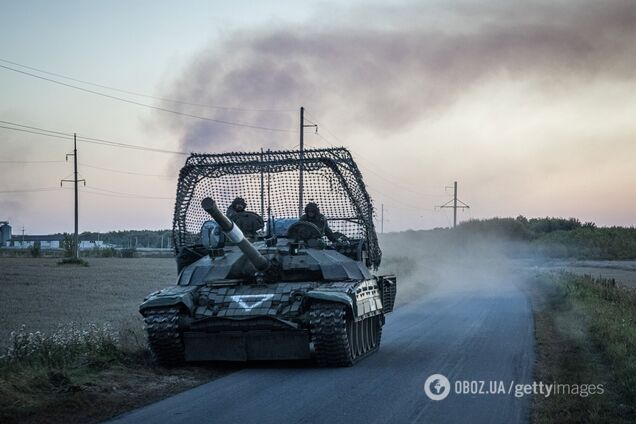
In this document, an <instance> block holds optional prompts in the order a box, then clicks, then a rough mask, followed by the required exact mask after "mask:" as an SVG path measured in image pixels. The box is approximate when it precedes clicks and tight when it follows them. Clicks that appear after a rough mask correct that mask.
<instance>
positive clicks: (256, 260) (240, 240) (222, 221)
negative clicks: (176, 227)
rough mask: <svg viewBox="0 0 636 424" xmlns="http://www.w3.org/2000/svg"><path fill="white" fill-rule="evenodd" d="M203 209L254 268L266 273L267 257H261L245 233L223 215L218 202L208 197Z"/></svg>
mask: <svg viewBox="0 0 636 424" xmlns="http://www.w3.org/2000/svg"><path fill="white" fill-rule="evenodd" d="M201 207H202V208H203V209H204V210H205V211H206V212H207V213H209V214H210V216H211V217H212V219H214V220H215V221H216V223H217V224H219V226H220V227H221V229H222V230H223V232H224V233H225V235H226V237H227V238H228V239H229V240H230V241H231V242H233V243H236V245H237V246H238V247H239V249H241V252H243V254H245V256H247V258H248V259H249V260H250V262H251V263H252V265H254V268H256V269H257V270H258V271H261V272H262V271H265V270H267V268H269V265H270V263H269V261H268V260H267V258H266V257H264V256H263V255H261V254H260V253H259V251H258V250H256V248H255V247H254V246H253V245H252V243H250V242H249V240H247V239H246V238H245V236H244V235H243V232H242V231H241V229H240V228H239V227H238V225H235V224H234V223H233V222H232V221H230V219H229V218H228V217H227V216H225V215H224V214H223V212H221V211H220V210H219V208H218V207H217V206H216V202H215V201H214V200H213V199H211V198H209V197H206V198H205V199H203V200H202V201H201Z"/></svg>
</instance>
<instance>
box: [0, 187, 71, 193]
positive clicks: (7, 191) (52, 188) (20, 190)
mask: <svg viewBox="0 0 636 424" xmlns="http://www.w3.org/2000/svg"><path fill="white" fill-rule="evenodd" d="M57 190H62V188H60V187H39V188H25V189H17V190H0V193H35V192H40V191H57Z"/></svg>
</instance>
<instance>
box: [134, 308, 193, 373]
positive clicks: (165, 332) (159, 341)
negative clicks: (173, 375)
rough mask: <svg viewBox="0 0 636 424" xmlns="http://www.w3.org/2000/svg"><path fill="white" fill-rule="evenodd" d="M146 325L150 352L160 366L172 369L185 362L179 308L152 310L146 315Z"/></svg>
mask: <svg viewBox="0 0 636 424" xmlns="http://www.w3.org/2000/svg"><path fill="white" fill-rule="evenodd" d="M144 324H145V326H144V328H145V329H146V334H147V335H148V344H149V345H150V350H151V351H152V354H153V356H154V358H155V359H156V361H157V362H158V363H159V364H160V365H162V366H165V367H172V366H175V365H180V364H182V363H183V362H184V361H185V348H184V346H183V340H182V338H181V334H180V333H179V309H178V308H157V309H150V310H148V311H146V312H145V313H144Z"/></svg>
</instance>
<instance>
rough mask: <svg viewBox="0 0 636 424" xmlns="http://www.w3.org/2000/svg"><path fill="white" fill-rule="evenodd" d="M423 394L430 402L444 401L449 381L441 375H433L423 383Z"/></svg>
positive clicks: (448, 389) (447, 392)
mask: <svg viewBox="0 0 636 424" xmlns="http://www.w3.org/2000/svg"><path fill="white" fill-rule="evenodd" d="M424 393H426V396H428V397H429V399H431V400H442V399H446V396H448V394H449V393H450V381H448V378H446V377H445V376H443V375H442V374H433V375H431V376H430V377H428V378H427V379H426V381H425V382H424Z"/></svg>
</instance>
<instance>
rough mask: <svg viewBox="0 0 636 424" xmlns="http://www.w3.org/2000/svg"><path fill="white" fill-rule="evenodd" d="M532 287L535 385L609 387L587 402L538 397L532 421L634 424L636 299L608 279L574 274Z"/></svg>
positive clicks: (543, 279)
mask: <svg viewBox="0 0 636 424" xmlns="http://www.w3.org/2000/svg"><path fill="white" fill-rule="evenodd" d="M530 282H531V284H530V286H529V289H528V290H529V294H530V297H531V299H532V303H533V309H534V318H535V335H536V340H537V364H536V368H535V380H536V381H543V382H545V383H551V382H558V383H568V384H603V386H604V388H605V393H604V394H602V395H595V396H589V397H579V396H564V395H561V396H552V397H548V398H545V397H542V396H535V397H534V408H533V409H534V411H533V422H535V423H554V422H558V423H581V422H586V423H588V422H589V423H606V422H612V423H628V422H630V423H631V422H634V419H635V418H636V409H634V399H635V396H636V390H635V389H634V381H635V379H636V377H635V374H634V370H636V360H635V358H636V356H634V354H633V352H634V348H636V332H635V330H634V328H635V327H634V323H636V302H635V299H634V295H633V294H632V293H630V292H628V291H625V290H624V289H621V288H619V287H616V286H615V285H614V284H612V283H613V282H611V281H610V280H594V279H591V278H589V277H578V276H574V275H572V274H541V275H538V276H537V277H536V278H534V279H533V280H531V281H530Z"/></svg>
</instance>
